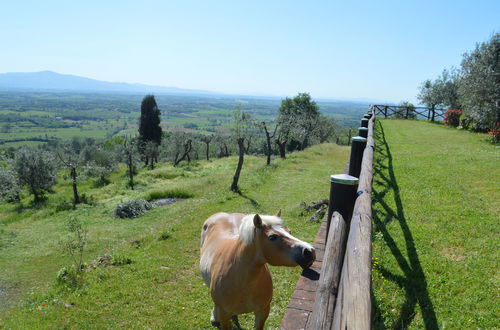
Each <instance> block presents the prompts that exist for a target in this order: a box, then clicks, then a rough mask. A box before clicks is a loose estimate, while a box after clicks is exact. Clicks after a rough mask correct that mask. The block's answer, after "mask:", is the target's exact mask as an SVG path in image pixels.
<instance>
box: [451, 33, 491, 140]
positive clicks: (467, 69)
mask: <svg viewBox="0 0 500 330" xmlns="http://www.w3.org/2000/svg"><path fill="white" fill-rule="evenodd" d="M458 95H459V100H460V103H461V104H462V110H463V113H464V114H465V115H466V116H468V117H470V118H471V119H472V121H473V123H474V125H473V127H472V128H473V129H474V130H477V131H486V130H487V129H491V128H493V127H495V125H496V123H497V122H500V33H495V34H494V35H493V36H492V37H491V39H490V40H489V41H487V42H483V43H481V44H478V45H476V49H475V50H474V51H472V52H470V53H465V54H464V58H463V60H462V79H460V83H459V87H458Z"/></svg>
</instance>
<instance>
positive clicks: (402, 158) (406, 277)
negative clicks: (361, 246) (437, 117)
mask: <svg viewBox="0 0 500 330" xmlns="http://www.w3.org/2000/svg"><path fill="white" fill-rule="evenodd" d="M376 143H377V148H376V156H375V158H376V159H375V172H376V174H375V178H374V205H373V212H374V213H373V215H374V217H373V220H374V227H373V229H374V236H373V260H374V263H373V267H374V268H373V306H374V315H373V321H374V328H375V329H384V328H398V329H399V328H411V329H422V328H428V329H435V328H443V329H444V328H449V329H477V328H481V329H492V328H498V327H499V326H500V323H499V321H498V316H499V315H500V308H499V306H500V305H499V303H498V302H499V292H500V291H499V289H500V283H499V280H500V277H499V272H498V270H499V269H500V267H499V266H500V265H499V260H500V255H499V252H498V251H499V239H498V238H499V231H500V224H499V222H498V215H499V214H500V202H499V200H500V194H499V192H500V189H499V186H498V183H499V182H500V166H499V164H500V152H499V148H498V146H494V145H491V144H489V143H488V142H487V137H486V135H484V134H473V133H469V132H465V131H459V130H456V129H452V128H448V127H445V126H441V125H434V124H431V123H427V122H417V121H403V120H382V121H379V122H378V123H377V124H376Z"/></svg>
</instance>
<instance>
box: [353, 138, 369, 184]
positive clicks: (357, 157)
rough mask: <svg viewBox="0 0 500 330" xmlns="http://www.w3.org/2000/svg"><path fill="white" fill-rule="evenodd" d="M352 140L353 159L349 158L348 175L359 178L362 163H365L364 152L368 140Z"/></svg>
mask: <svg viewBox="0 0 500 330" xmlns="http://www.w3.org/2000/svg"><path fill="white" fill-rule="evenodd" d="M351 140H352V142H351V157H350V158H349V173H348V174H349V175H352V176H354V177H356V178H359V173H360V172H361V162H362V161H363V151H364V150H365V147H366V141H367V140H366V138H364V137H362V136H355V137H353V138H352V139H351Z"/></svg>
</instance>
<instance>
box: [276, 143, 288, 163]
mask: <svg viewBox="0 0 500 330" xmlns="http://www.w3.org/2000/svg"><path fill="white" fill-rule="evenodd" d="M275 142H276V144H277V145H278V149H279V151H280V157H281V158H283V159H285V158H286V143H287V140H285V141H283V142H281V141H280V140H276V141H275Z"/></svg>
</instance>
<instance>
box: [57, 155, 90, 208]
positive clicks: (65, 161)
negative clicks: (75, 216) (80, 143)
mask: <svg viewBox="0 0 500 330" xmlns="http://www.w3.org/2000/svg"><path fill="white" fill-rule="evenodd" d="M57 156H58V157H59V160H60V161H61V163H62V165H63V166H65V167H66V168H67V169H68V170H69V176H70V178H71V184H72V187H73V207H75V206H76V205H77V204H80V196H79V194H78V177H79V176H80V173H79V172H80V169H81V167H82V166H83V165H84V164H85V161H84V159H83V158H82V157H81V153H77V152H76V151H73V150H71V149H70V148H69V147H66V148H64V152H60V151H57Z"/></svg>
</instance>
